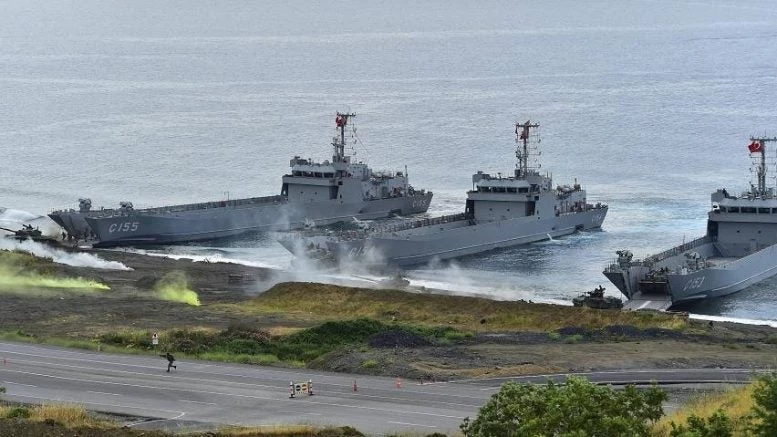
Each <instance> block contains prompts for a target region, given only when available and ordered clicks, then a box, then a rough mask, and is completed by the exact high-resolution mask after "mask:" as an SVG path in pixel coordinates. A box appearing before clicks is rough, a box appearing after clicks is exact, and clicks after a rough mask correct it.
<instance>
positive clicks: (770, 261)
mask: <svg viewBox="0 0 777 437" xmlns="http://www.w3.org/2000/svg"><path fill="white" fill-rule="evenodd" d="M775 142H777V138H766V137H758V138H755V137H754V138H751V139H750V144H749V145H748V150H749V152H750V156H751V157H752V159H753V174H754V175H755V183H752V182H751V184H750V188H749V189H748V190H746V191H745V192H743V193H741V194H740V195H732V194H730V193H729V192H728V191H727V190H726V189H725V188H721V189H718V190H716V191H715V192H714V193H712V195H711V196H710V201H711V202H710V203H711V205H710V210H709V212H708V218H707V232H706V234H705V235H704V236H702V237H700V238H697V239H695V240H693V241H690V242H686V243H683V244H681V245H678V246H676V247H673V248H671V249H669V250H666V251H664V252H661V253H659V254H655V255H651V256H648V257H645V258H644V259H635V258H634V255H633V253H632V251H631V250H619V251H618V253H617V255H618V258H617V260H615V261H614V262H612V263H611V264H610V265H608V266H607V267H606V268H605V269H604V275H605V276H606V277H607V278H608V279H609V280H610V282H612V283H613V284H615V286H616V287H618V289H619V290H620V291H621V292H622V293H623V294H624V295H625V296H626V297H627V298H629V299H632V300H639V301H645V302H646V303H645V304H644V305H646V306H647V305H648V304H649V303H651V302H659V305H658V306H657V308H664V309H665V308H669V307H678V306H680V305H684V304H689V303H693V302H695V301H699V300H703V299H707V298H714V297H719V296H724V295H727V294H731V293H734V292H737V291H740V290H742V289H744V288H746V287H748V286H750V285H752V284H754V283H756V282H759V281H761V280H764V279H766V278H769V277H771V276H773V275H774V274H777V197H775V188H774V187H768V186H767V183H766V180H767V178H766V175H767V169H768V168H769V167H774V162H771V163H769V162H767V161H768V160H769V158H767V146H770V145H772V144H773V143H775ZM772 153H773V152H772ZM661 302H663V305H661V304H660V303H661Z"/></svg>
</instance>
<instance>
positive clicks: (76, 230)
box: [49, 211, 96, 238]
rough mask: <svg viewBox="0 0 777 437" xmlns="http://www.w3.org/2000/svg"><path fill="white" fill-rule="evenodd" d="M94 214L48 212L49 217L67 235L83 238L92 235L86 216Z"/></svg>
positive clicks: (93, 213)
mask: <svg viewBox="0 0 777 437" xmlns="http://www.w3.org/2000/svg"><path fill="white" fill-rule="evenodd" d="M95 214H96V213H95V212H86V213H84V212H78V211H54V212H52V213H51V214H49V218H50V219H52V220H54V222H55V223H56V224H58V225H59V226H60V227H61V228H62V229H64V230H65V232H67V233H68V235H72V236H73V237H75V238H85V237H90V236H92V228H91V227H89V223H87V222H86V217H87V216H89V215H95Z"/></svg>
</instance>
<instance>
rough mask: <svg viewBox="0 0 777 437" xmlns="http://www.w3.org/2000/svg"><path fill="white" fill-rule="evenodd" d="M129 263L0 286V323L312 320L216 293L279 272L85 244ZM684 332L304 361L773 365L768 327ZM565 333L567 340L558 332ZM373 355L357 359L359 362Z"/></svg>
mask: <svg viewBox="0 0 777 437" xmlns="http://www.w3.org/2000/svg"><path fill="white" fill-rule="evenodd" d="M91 252H92V253H95V254H97V255H98V256H100V257H101V258H103V259H106V260H112V261H120V262H122V263H123V264H125V265H126V266H128V267H131V268H132V270H129V271H120V270H102V269H94V268H86V267H67V266H63V267H61V272H60V274H61V275H67V276H80V277H84V278H93V279H96V280H99V281H100V282H102V283H105V284H107V285H108V286H110V287H111V290H110V291H105V292H98V293H87V294H80V293H69V292H62V293H55V294H54V295H47V296H43V297H40V296H39V297H31V296H28V295H25V294H16V293H11V294H8V293H4V294H0V299H1V304H0V329H3V330H17V329H18V330H21V331H24V332H26V333H29V334H35V335H40V336H59V337H62V336H67V337H73V338H81V339H89V338H94V337H95V336H96V335H97V334H99V333H102V332H106V331H115V330H119V329H122V328H133V329H148V330H166V329H171V328H175V327H195V326H197V327H213V328H226V327H227V326H229V325H230V324H235V323H240V324H249V325H253V326H257V327H262V328H267V329H274V328H288V327H304V326H310V325H311V324H313V323H315V322H314V321H306V320H304V319H300V318H299V317H298V316H295V317H286V316H284V315H273V316H264V315H263V316H245V315H243V314H236V313H234V312H231V311H230V310H229V308H228V307H222V306H219V305H217V304H220V303H239V302H241V301H244V300H246V299H248V298H251V297H253V296H256V295H257V294H258V293H260V292H261V291H263V290H264V289H266V288H268V287H269V286H270V285H271V284H272V283H273V282H274V281H282V280H283V277H282V275H281V276H280V277H278V276H277V275H276V273H274V272H270V271H268V270H266V269H261V268H254V267H247V266H242V265H237V264H227V263H208V262H192V261H191V260H187V259H181V260H173V259H170V258H162V257H152V256H147V255H140V254H136V253H132V252H124V251H107V250H103V251H91ZM172 271H179V272H185V274H186V276H187V277H188V278H189V281H190V285H191V288H192V289H194V290H196V291H197V292H198V295H199V298H200V301H201V303H202V306H190V305H185V304H181V303H177V302H169V301H164V300H159V299H158V298H155V297H154V296H153V294H152V292H151V291H150V290H149V289H148V288H147V284H149V283H153V282H154V280H155V279H158V278H161V277H163V276H165V275H166V274H167V273H169V272H172ZM689 323H691V324H692V325H693V326H692V327H693V328H694V329H691V330H689V333H677V332H674V331H662V330H645V331H640V330H637V329H630V328H629V327H614V328H613V331H612V332H611V333H610V334H611V335H606V336H602V335H601V333H595V332H586V331H584V330H581V329H579V328H575V327H569V328H567V329H565V330H563V332H561V333H560V339H561V340H559V336H558V335H556V337H555V338H551V336H549V335H548V334H547V333H532V332H512V333H481V334H478V335H477V336H476V338H475V340H474V341H472V342H470V343H468V344H466V345H457V346H446V347H439V346H438V347H433V346H422V345H417V344H405V343H402V342H401V341H397V342H396V343H395V344H393V346H391V347H379V348H372V349H369V350H366V351H365V350H351V351H341V352H338V353H333V354H330V355H329V356H327V357H325V358H324V359H320V360H318V361H316V362H314V363H311V366H312V367H315V368H319V369H326V370H333V371H343V372H353V373H370V374H383V375H391V376H404V377H406V378H414V379H439V380H445V379H455V378H463V377H478V376H503V375H517V374H532V373H547V372H555V371H558V372H562V371H589V370H605V369H628V368H698V367H737V368H742V367H744V368H750V367H772V368H775V367H777V344H773V343H775V342H776V341H775V340H777V329H773V328H769V327H765V326H753V325H741V324H734V323H719V322H716V323H715V324H714V326H710V325H709V324H708V323H707V322H694V321H690V322H689ZM565 339H568V340H569V341H565ZM367 361H371V362H374V365H371V366H368V367H367V368H365V367H364V366H362V364H363V363H365V362H367Z"/></svg>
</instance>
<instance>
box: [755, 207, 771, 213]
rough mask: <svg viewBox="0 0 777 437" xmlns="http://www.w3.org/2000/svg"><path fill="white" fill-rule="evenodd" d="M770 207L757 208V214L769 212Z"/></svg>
mask: <svg viewBox="0 0 777 437" xmlns="http://www.w3.org/2000/svg"><path fill="white" fill-rule="evenodd" d="M769 213H770V209H769V208H758V214H769Z"/></svg>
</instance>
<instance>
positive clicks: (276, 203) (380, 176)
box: [49, 112, 432, 247]
mask: <svg viewBox="0 0 777 437" xmlns="http://www.w3.org/2000/svg"><path fill="white" fill-rule="evenodd" d="M354 117H355V114H352V113H340V112H338V113H337V116H336V118H335V126H336V132H337V135H336V136H335V137H334V138H333V141H332V147H333V148H334V154H333V156H332V161H329V160H325V161H323V162H315V161H313V160H310V159H303V158H300V157H299V156H295V157H294V158H292V159H291V161H290V166H291V172H290V173H289V174H287V175H284V176H283V177H282V187H281V193H280V195H277V196H266V197H253V198H247V199H233V200H222V201H213V202H203V203H193V204H184V205H172V206H165V207H159V208H147V209H134V208H133V205H132V203H131V202H121V204H120V207H119V208H116V209H100V210H91V202H90V201H88V199H85V200H82V202H81V208H80V209H79V211H73V210H66V211H55V212H52V213H51V214H49V217H51V218H52V219H53V220H54V221H55V222H57V223H58V224H59V225H60V226H62V227H63V228H65V230H66V231H67V232H68V233H70V234H71V235H77V236H81V235H89V234H90V233H91V234H93V236H94V237H96V240H97V241H96V242H95V243H94V244H93V245H94V246H95V247H109V246H120V245H143V244H168V243H177V242H185V241H197V240H209V239H214V238H221V237H228V236H233V235H238V234H241V233H245V232H249V231H283V230H289V229H298V228H303V227H314V226H321V225H328V224H332V223H337V222H340V221H348V220H351V219H353V218H356V219H378V218H384V217H388V216H391V215H408V214H417V213H423V212H426V211H427V209H428V208H429V203H430V202H431V200H432V192H431V191H426V190H416V189H414V188H413V186H412V185H410V184H409V181H408V176H407V170H405V171H404V172H401V171H399V172H374V171H373V170H372V169H371V168H370V167H368V166H367V164H365V163H362V162H354V160H353V159H352V158H353V157H352V156H350V155H347V154H346V153H345V148H346V127H349V126H352V119H353V118H354ZM351 129H352V127H351ZM84 222H85V223H86V224H87V225H88V229H85V228H84V226H83V223H84Z"/></svg>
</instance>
